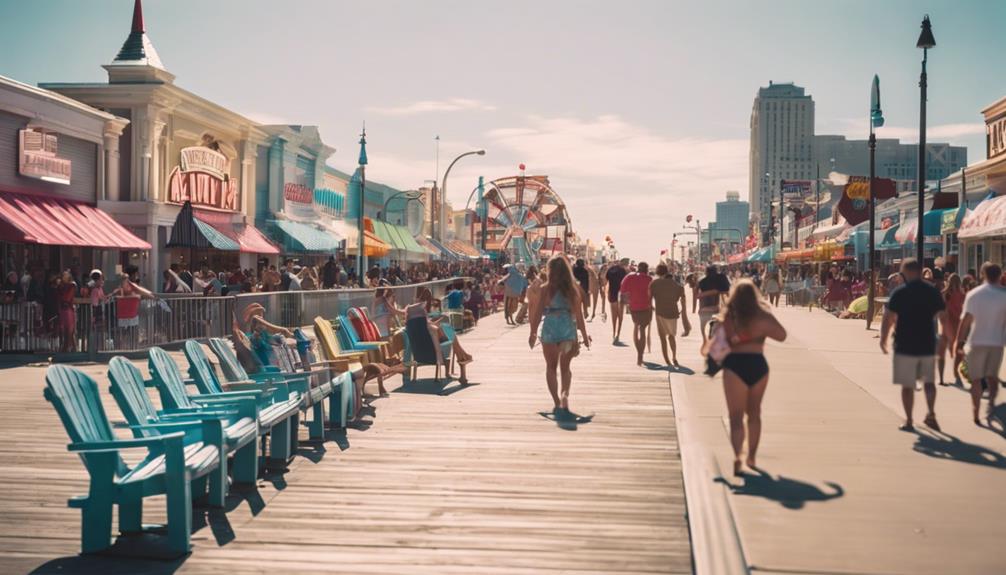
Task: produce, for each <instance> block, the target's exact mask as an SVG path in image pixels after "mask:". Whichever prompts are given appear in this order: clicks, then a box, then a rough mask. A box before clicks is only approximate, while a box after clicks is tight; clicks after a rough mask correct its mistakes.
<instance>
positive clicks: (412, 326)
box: [402, 317, 457, 381]
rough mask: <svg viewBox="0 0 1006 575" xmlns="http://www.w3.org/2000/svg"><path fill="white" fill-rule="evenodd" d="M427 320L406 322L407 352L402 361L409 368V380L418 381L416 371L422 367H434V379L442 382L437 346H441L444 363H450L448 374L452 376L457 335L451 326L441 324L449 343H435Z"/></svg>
mask: <svg viewBox="0 0 1006 575" xmlns="http://www.w3.org/2000/svg"><path fill="white" fill-rule="evenodd" d="M426 323H427V319H426V318H425V317H414V318H412V319H410V320H408V321H406V322H405V351H404V353H403V357H402V361H403V362H404V363H405V365H406V366H408V368H409V373H410V376H409V379H410V380H415V379H416V371H417V370H418V368H419V366H421V365H433V366H436V369H437V370H436V374H435V375H434V379H435V380H436V381H439V380H440V362H438V361H437V349H436V347H435V346H436V345H438V344H439V345H440V353H441V355H443V358H444V361H446V362H448V365H447V368H446V370H445V371H446V372H447V375H450V374H451V373H452V372H453V371H454V369H453V367H454V358H453V356H452V355H451V350H452V347H451V346H452V344H453V343H454V338H455V337H457V335H456V334H455V333H454V330H453V329H452V328H451V326H449V325H445V324H441V327H442V328H443V330H444V335H446V336H447V338H448V339H447V341H443V342H434V341H433V337H432V336H431V335H430V329H429V327H427V325H426Z"/></svg>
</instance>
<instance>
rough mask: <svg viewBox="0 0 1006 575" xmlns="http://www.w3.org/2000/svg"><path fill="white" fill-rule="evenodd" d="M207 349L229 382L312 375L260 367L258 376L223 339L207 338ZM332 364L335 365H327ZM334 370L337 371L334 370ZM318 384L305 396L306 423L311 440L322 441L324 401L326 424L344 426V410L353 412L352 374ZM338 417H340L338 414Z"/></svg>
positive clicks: (344, 374)
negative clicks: (308, 415) (309, 413)
mask: <svg viewBox="0 0 1006 575" xmlns="http://www.w3.org/2000/svg"><path fill="white" fill-rule="evenodd" d="M209 344H210V350H211V351H212V352H213V353H214V355H216V356H217V360H218V361H219V362H220V371H221V372H223V375H224V379H226V380H228V381H244V380H246V379H252V380H255V381H262V382H270V381H277V380H279V381H290V380H307V378H308V377H309V376H310V375H312V372H284V371H280V370H279V368H277V367H276V366H272V365H265V366H261V365H260V366H259V369H260V370H261V371H259V372H258V373H248V372H247V371H246V370H245V368H244V366H243V365H241V362H240V361H239V360H238V357H237V355H236V354H235V353H234V350H233V349H231V346H230V343H228V341H227V340H225V339H223V338H210V340H209ZM328 363H334V362H328ZM333 371H339V370H338V369H335V370H333ZM324 379H326V380H327V381H323V382H322V383H321V384H319V385H312V387H311V391H310V393H309V395H308V401H307V407H310V408H311V409H312V411H313V413H312V419H311V421H310V422H309V423H308V424H307V428H308V432H309V434H310V437H311V438H312V439H318V438H322V437H324V435H325V429H324V419H325V409H324V405H323V400H324V398H326V397H327V398H328V413H329V425H331V426H333V427H334V426H339V427H346V423H347V417H346V414H347V413H349V412H347V409H352V406H353V405H352V402H353V387H352V386H353V375H352V374H351V373H349V372H348V371H342V373H338V374H337V375H336V376H335V377H333V378H327V377H326V378H324ZM340 414H341V415H340Z"/></svg>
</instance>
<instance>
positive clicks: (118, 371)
mask: <svg viewBox="0 0 1006 575" xmlns="http://www.w3.org/2000/svg"><path fill="white" fill-rule="evenodd" d="M108 379H109V381H110V382H111V386H110V387H109V391H110V392H111V393H112V397H113V398H115V403H116V404H118V406H119V410H120V411H122V414H123V415H124V416H125V417H126V422H127V423H129V424H130V429H131V430H132V431H133V435H134V436H135V437H153V436H157V435H161V434H163V433H170V432H171V431H174V429H173V427H172V426H173V425H174V424H185V423H187V422H192V421H201V420H203V419H209V418H217V419H220V420H221V421H222V422H223V426H224V439H225V441H226V445H227V453H228V454H231V453H233V454H234V465H233V468H232V469H233V474H234V481H235V482H236V483H240V484H243V485H251V486H253V485H255V479H256V478H257V476H258V441H257V440H258V422H257V421H256V419H255V409H254V408H253V407H251V406H249V405H247V404H246V405H245V406H244V407H241V406H238V408H237V410H213V409H207V408H202V407H197V408H194V409H162V410H158V409H157V408H156V407H154V404H153V402H151V401H150V396H149V395H147V389H146V387H145V382H144V380H143V374H141V373H140V370H139V369H137V368H136V366H135V365H133V364H132V363H130V362H129V360H127V359H126V358H124V357H121V356H116V357H113V358H112V360H111V361H110V362H109V363H108ZM242 409H243V413H242V412H241V410H242ZM151 424H153V425H151Z"/></svg>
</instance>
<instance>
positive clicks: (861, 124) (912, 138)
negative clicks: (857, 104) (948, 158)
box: [818, 118, 985, 144]
mask: <svg viewBox="0 0 1006 575" xmlns="http://www.w3.org/2000/svg"><path fill="white" fill-rule="evenodd" d="M832 125H833V126H835V127H836V128H837V129H836V130H834V131H829V130H828V129H827V128H825V129H824V130H821V129H819V130H818V134H819V135H820V134H827V133H839V134H844V135H845V137H846V138H849V139H852V140H865V139H866V138H867V136H868V135H869V132H868V131H867V130H869V126H868V124H867V123H866V122H865V121H864V120H862V119H854V118H842V119H839V120H836V121H835V122H834V123H833V124H832ZM984 135H985V124H983V123H981V122H965V123H958V124H934V125H930V126H926V141H928V142H939V141H942V142H947V141H949V142H950V143H952V144H956V143H958V142H954V140H960V139H962V138H967V137H971V136H984ZM877 137H878V138H897V139H899V140H902V141H903V142H904V143H906V144H911V143H916V142H918V141H919V127H918V126H883V127H880V128H877Z"/></svg>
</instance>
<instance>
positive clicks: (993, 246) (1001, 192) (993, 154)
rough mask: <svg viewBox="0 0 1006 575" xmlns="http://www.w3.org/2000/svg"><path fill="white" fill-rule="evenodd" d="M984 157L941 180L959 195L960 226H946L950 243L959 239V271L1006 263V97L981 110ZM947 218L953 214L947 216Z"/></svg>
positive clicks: (956, 215)
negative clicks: (992, 263) (984, 263)
mask: <svg viewBox="0 0 1006 575" xmlns="http://www.w3.org/2000/svg"><path fill="white" fill-rule="evenodd" d="M982 115H983V116H984V117H985V143H986V145H985V160H983V161H981V162H979V163H977V164H973V165H971V166H968V167H967V168H965V169H964V170H961V171H960V172H957V173H955V174H953V175H951V176H950V177H949V178H947V179H946V180H943V182H941V187H942V188H943V190H944V191H954V192H956V193H957V194H958V197H959V198H960V208H959V210H960V211H959V212H958V213H956V214H955V215H954V217H955V218H956V221H957V222H959V225H958V226H956V227H955V226H953V225H951V222H949V221H948V222H947V225H946V226H944V229H945V230H946V232H945V233H946V234H947V235H951V234H953V235H954V236H955V237H950V238H948V242H953V243H954V244H956V243H958V242H959V246H957V249H958V250H959V253H960V260H961V263H960V266H959V268H960V270H961V271H962V272H965V273H967V272H974V273H978V272H979V270H980V269H981V265H982V263H983V262H986V261H991V262H994V263H998V264H999V265H1003V263H1004V262H1006V97H1003V98H1001V99H1000V100H998V101H997V102H995V103H993V104H992V105H990V106H988V107H987V108H985V109H984V110H982ZM947 217H948V219H949V217H950V216H947Z"/></svg>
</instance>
